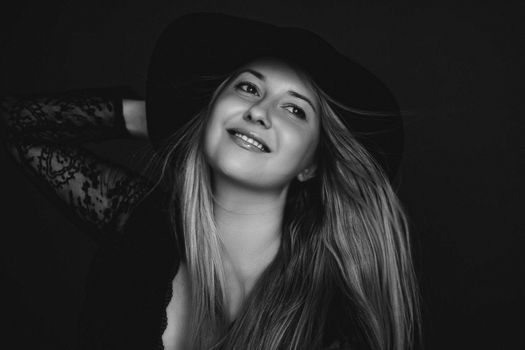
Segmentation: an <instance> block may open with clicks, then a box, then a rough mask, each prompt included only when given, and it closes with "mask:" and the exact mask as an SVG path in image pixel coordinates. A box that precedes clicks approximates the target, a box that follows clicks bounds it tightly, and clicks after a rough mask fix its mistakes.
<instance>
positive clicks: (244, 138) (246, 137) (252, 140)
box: [234, 132, 266, 152]
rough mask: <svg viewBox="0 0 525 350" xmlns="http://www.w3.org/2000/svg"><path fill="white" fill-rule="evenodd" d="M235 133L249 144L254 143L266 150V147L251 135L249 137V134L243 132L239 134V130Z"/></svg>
mask: <svg viewBox="0 0 525 350" xmlns="http://www.w3.org/2000/svg"><path fill="white" fill-rule="evenodd" d="M234 135H235V136H237V137H238V138H240V139H242V140H243V141H244V142H248V143H249V144H252V145H254V146H255V147H257V148H258V149H260V150H261V151H262V152H266V148H265V147H264V146H263V145H262V144H260V143H259V142H257V141H255V140H254V139H252V138H251V137H248V136H246V135H243V134H239V133H238V132H236V133H235V134H234Z"/></svg>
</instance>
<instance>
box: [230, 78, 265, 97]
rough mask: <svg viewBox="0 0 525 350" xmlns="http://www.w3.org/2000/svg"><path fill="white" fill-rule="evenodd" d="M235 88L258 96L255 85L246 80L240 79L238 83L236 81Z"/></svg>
mask: <svg viewBox="0 0 525 350" xmlns="http://www.w3.org/2000/svg"><path fill="white" fill-rule="evenodd" d="M235 88H236V89H239V90H242V91H244V92H246V93H248V94H251V95H256V96H259V91H257V87H256V86H255V85H253V84H252V83H249V82H247V81H241V82H240V83H237V84H236V85H235Z"/></svg>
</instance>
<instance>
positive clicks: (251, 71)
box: [238, 68, 317, 113]
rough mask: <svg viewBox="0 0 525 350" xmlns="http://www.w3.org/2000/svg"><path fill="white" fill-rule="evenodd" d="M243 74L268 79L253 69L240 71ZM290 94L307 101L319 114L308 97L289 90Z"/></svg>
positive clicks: (263, 79)
mask: <svg viewBox="0 0 525 350" xmlns="http://www.w3.org/2000/svg"><path fill="white" fill-rule="evenodd" d="M242 73H250V74H252V75H254V76H255V77H256V78H259V79H260V80H262V81H266V77H265V76H264V75H263V74H262V73H260V72H257V71H256V70H253V69H250V68H246V69H243V70H242V71H240V72H239V74H238V76H239V75H241V74H242ZM288 94H289V95H290V96H293V97H297V98H299V99H301V100H303V101H305V102H306V103H308V104H309V105H310V107H312V109H313V110H314V112H316V113H317V110H316V109H315V107H314V104H313V103H312V101H310V99H309V98H308V97H306V96H304V95H301V94H300V93H298V92H296V91H293V90H288Z"/></svg>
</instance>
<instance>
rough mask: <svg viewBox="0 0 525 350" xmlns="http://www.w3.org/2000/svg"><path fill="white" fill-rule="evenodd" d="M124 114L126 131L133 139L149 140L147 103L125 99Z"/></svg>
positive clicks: (123, 103)
mask: <svg viewBox="0 0 525 350" xmlns="http://www.w3.org/2000/svg"><path fill="white" fill-rule="evenodd" d="M122 113H123V115H124V120H125V122H126V129H127V130H128V132H129V133H130V134H131V135H132V136H133V137H139V138H148V126H147V122H146V102H145V101H143V100H130V99H123V100H122Z"/></svg>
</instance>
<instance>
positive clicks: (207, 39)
mask: <svg viewBox="0 0 525 350" xmlns="http://www.w3.org/2000/svg"><path fill="white" fill-rule="evenodd" d="M258 57H276V58H280V59H282V60H284V61H285V62H288V63H290V64H292V65H295V66H296V67H298V68H299V69H301V70H302V71H304V72H306V73H307V74H308V75H309V76H310V77H311V78H312V79H313V80H314V81H315V83H316V84H317V85H318V86H319V87H320V88H321V89H322V90H323V91H324V92H326V93H327V94H328V95H329V96H330V97H331V98H333V99H334V100H335V101H337V102H339V103H341V104H343V105H345V106H348V107H350V108H351V109H352V110H354V111H353V112H351V111H347V110H345V109H340V108H337V107H336V106H334V107H335V110H336V112H337V113H338V115H339V116H341V118H342V121H343V122H344V123H345V125H346V126H347V127H348V129H349V130H350V131H351V132H352V133H353V134H354V135H355V136H356V138H357V139H358V140H359V141H360V142H361V144H363V146H364V147H365V148H366V149H367V150H368V151H369V152H370V153H371V154H372V156H374V158H375V159H376V161H377V162H378V163H379V165H380V166H381V167H382V168H383V169H384V170H385V172H386V174H387V175H388V177H389V178H390V179H391V180H393V179H394V177H395V175H396V173H397V169H398V167H399V163H400V160H401V155H402V152H403V124H402V119H401V115H400V113H399V107H398V104H397V102H396V100H395V98H394V96H393V95H392V93H391V92H390V90H389V89H388V88H387V87H386V86H385V84H384V83H382V82H381V81H380V80H379V79H378V78H377V77H376V76H375V75H374V74H372V73H371V72H370V71H368V70H367V69H365V68H364V67H363V66H361V65H360V64H358V63H356V62H354V61H353V60H351V59H350V58H348V57H346V56H345V55H343V54H341V53H339V52H338V51H337V50H336V49H335V48H334V47H332V46H331V45H330V44H328V43H327V42H326V41H325V40H323V39H322V38H321V37H319V36H318V35H316V34H314V33H312V32H310V31H308V30H305V29H301V28H293V27H278V26H275V25H272V24H268V23H262V22H259V21H254V20H251V19H246V18H239V17H234V16H230V15H225V14H218V13H194V14H189V15H185V16H182V17H179V18H177V19H176V20H174V21H173V22H172V23H170V24H169V25H168V26H167V27H166V28H165V29H164V31H163V32H162V34H161V36H160V37H159V39H158V41H157V43H156V46H155V49H154V51H153V54H152V57H151V60H150V64H149V69H148V77H147V86H146V113H147V124H148V133H149V137H150V140H151V141H152V143H153V144H154V145H155V146H159V145H162V144H163V141H165V140H166V139H167V138H168V137H169V136H170V135H171V134H173V133H174V132H175V131H176V130H178V129H179V128H180V127H181V126H182V125H184V124H185V123H186V122H187V121H188V120H189V119H191V118H192V117H193V116H195V114H196V113H198V112H199V111H200V110H201V109H202V108H203V107H205V106H206V104H207V103H208V102H209V100H210V97H211V92H213V90H214V89H215V88H216V87H217V80H216V79H207V78H208V77H221V76H226V75H227V74H229V73H231V72H233V71H235V70H236V69H238V68H239V67H240V66H242V65H243V64H246V63H248V62H250V61H252V60H254V59H256V58H258ZM355 111H363V112H365V113H355ZM366 112H372V113H366Z"/></svg>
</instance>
